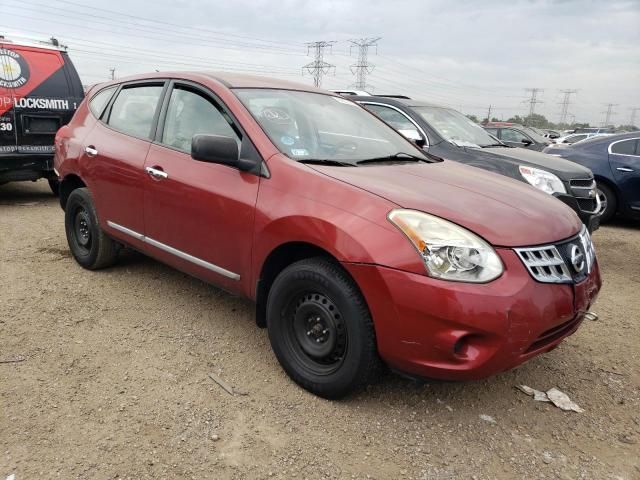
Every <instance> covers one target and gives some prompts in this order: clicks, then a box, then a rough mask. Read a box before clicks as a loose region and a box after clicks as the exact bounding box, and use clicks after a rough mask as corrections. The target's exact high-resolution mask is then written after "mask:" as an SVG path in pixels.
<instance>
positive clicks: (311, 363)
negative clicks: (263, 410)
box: [267, 257, 381, 399]
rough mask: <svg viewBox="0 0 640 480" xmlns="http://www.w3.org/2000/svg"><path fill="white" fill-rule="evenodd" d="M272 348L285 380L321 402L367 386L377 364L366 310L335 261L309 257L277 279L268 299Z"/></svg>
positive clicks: (370, 325)
mask: <svg viewBox="0 0 640 480" xmlns="http://www.w3.org/2000/svg"><path fill="white" fill-rule="evenodd" d="M267 328H268V332H269V340H270V341H271V347H272V348H273V351H274V352H275V355H276V357H277V358H278V361H279V362H280V364H281V365H282V367H283V368H284V370H285V371H286V372H287V374H288V375H289V377H291V379H292V380H293V381H295V382H296V383H298V384H299V385H300V386H302V387H303V388H305V389H307V390H309V391H310V392H312V393H315V394H316V395H319V396H321V397H325V398H332V399H335V398H340V397H343V396H345V395H347V394H348V393H350V392H352V391H354V390H356V389H358V388H360V387H362V386H364V385H366V384H368V383H370V382H371V381H372V380H373V379H374V378H375V377H376V375H377V373H378V372H379V369H380V366H381V362H380V358H379V357H378V353H377V348H376V336H375V330H374V326H373V321H372V320H371V315H370V313H369V309H368V308H367V305H366V302H365V300H364V298H363V297H362V294H361V293H360V291H359V289H358V287H357V285H356V284H355V282H354V281H353V280H352V279H351V277H349V275H348V274H347V273H346V272H345V271H344V270H343V269H342V267H340V266H339V265H337V264H336V263H334V262H331V261H330V260H328V259H324V258H320V257H318V258H310V259H305V260H301V261H299V262H296V263H293V264H292V265H290V266H288V267H287V268H285V269H284V270H283V271H282V272H281V273H280V274H279V275H278V277H277V278H276V280H275V281H274V283H273V286H272V287H271V290H270V292H269V297H268V300H267Z"/></svg>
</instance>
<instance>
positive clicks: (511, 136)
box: [502, 128, 529, 142]
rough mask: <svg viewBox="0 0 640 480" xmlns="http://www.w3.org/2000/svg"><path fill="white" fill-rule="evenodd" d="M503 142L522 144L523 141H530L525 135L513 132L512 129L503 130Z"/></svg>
mask: <svg viewBox="0 0 640 480" xmlns="http://www.w3.org/2000/svg"><path fill="white" fill-rule="evenodd" d="M502 140H504V141H505V142H522V141H523V140H524V141H526V140H529V139H528V138H527V137H526V136H525V135H524V134H523V133H521V132H519V131H518V130H512V129H511V128H503V129H502Z"/></svg>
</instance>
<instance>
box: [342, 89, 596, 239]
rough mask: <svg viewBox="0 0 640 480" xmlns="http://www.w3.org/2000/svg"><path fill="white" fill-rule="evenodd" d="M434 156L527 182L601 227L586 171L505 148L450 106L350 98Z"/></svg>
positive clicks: (593, 187)
mask: <svg viewBox="0 0 640 480" xmlns="http://www.w3.org/2000/svg"><path fill="white" fill-rule="evenodd" d="M349 98H350V99H351V100H354V101H356V102H358V103H359V104H361V105H362V106H363V107H365V108H366V109H368V110H369V111H371V112H373V113H374V114H376V115H377V116H379V117H380V118H381V119H382V120H384V121H385V122H387V123H388V124H389V125H390V126H392V127H393V128H395V129H396V130H397V131H398V132H400V133H402V134H403V135H404V136H405V137H407V138H409V139H411V140H413V141H415V142H416V143H417V144H418V145H420V146H421V147H422V148H423V149H424V150H426V151H427V152H429V153H430V154H432V155H436V156H438V157H443V158H447V159H449V160H455V161H458V162H461V163H466V164H468V165H472V166H475V167H479V168H482V169H484V170H489V171H492V172H494V173H499V174H501V175H505V176H507V177H511V178H514V179H516V180H519V181H521V182H525V183H529V184H531V185H533V186H534V187H536V188H539V189H540V190H543V191H545V192H547V193H549V194H552V195H553V196H555V197H556V198H558V199H560V200H562V201H563V202H564V203H566V204H567V205H569V206H570V207H571V208H573V210H575V212H576V213H577V214H578V216H579V217H580V219H581V220H582V221H583V223H584V224H585V225H587V227H588V228H589V230H590V231H593V230H595V229H597V228H598V225H599V221H598V219H599V217H598V215H597V213H596V212H598V211H599V205H598V199H597V196H596V183H595V180H594V177H593V173H592V172H591V170H589V169H588V168H585V167H582V166H580V165H578V164H576V163H573V162H569V161H565V160H562V159H560V158H557V157H553V156H551V155H546V154H544V153H539V152H536V151H532V150H527V149H523V148H513V147H509V146H508V145H505V144H504V143H502V142H501V141H499V140H498V139H497V138H495V137H493V136H491V135H489V134H488V133H487V132H486V131H485V130H484V129H483V128H482V127H481V126H480V125H478V124H477V123H474V122H472V121H471V120H469V119H468V118H467V117H465V116H464V115H463V114H461V113H460V112H457V111H456V110H453V109H451V108H446V107H441V106H438V105H432V104H429V103H424V102H419V101H416V100H412V99H410V98H407V97H401V96H397V95H396V96H392V97H391V96H390V97H386V96H349Z"/></svg>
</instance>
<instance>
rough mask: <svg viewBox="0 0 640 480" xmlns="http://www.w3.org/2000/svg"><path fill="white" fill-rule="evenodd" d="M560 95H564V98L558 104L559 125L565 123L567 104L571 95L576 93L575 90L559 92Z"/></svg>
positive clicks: (567, 110) (567, 111)
mask: <svg viewBox="0 0 640 480" xmlns="http://www.w3.org/2000/svg"><path fill="white" fill-rule="evenodd" d="M560 93H563V94H564V98H563V99H562V102H561V103H560V123H567V114H568V113H569V104H570V101H571V95H573V94H574V93H578V91H577V90H560Z"/></svg>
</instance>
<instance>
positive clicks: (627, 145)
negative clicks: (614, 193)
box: [609, 138, 640, 210]
mask: <svg viewBox="0 0 640 480" xmlns="http://www.w3.org/2000/svg"><path fill="white" fill-rule="evenodd" d="M609 164H610V165H611V170H612V171H613V176H614V178H615V179H616V181H617V183H618V188H619V189H620V192H621V193H622V196H623V198H624V200H625V202H626V203H627V204H628V205H629V206H630V207H631V208H633V209H634V210H640V138H627V139H624V140H617V141H615V142H613V143H611V144H610V145H609Z"/></svg>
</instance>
